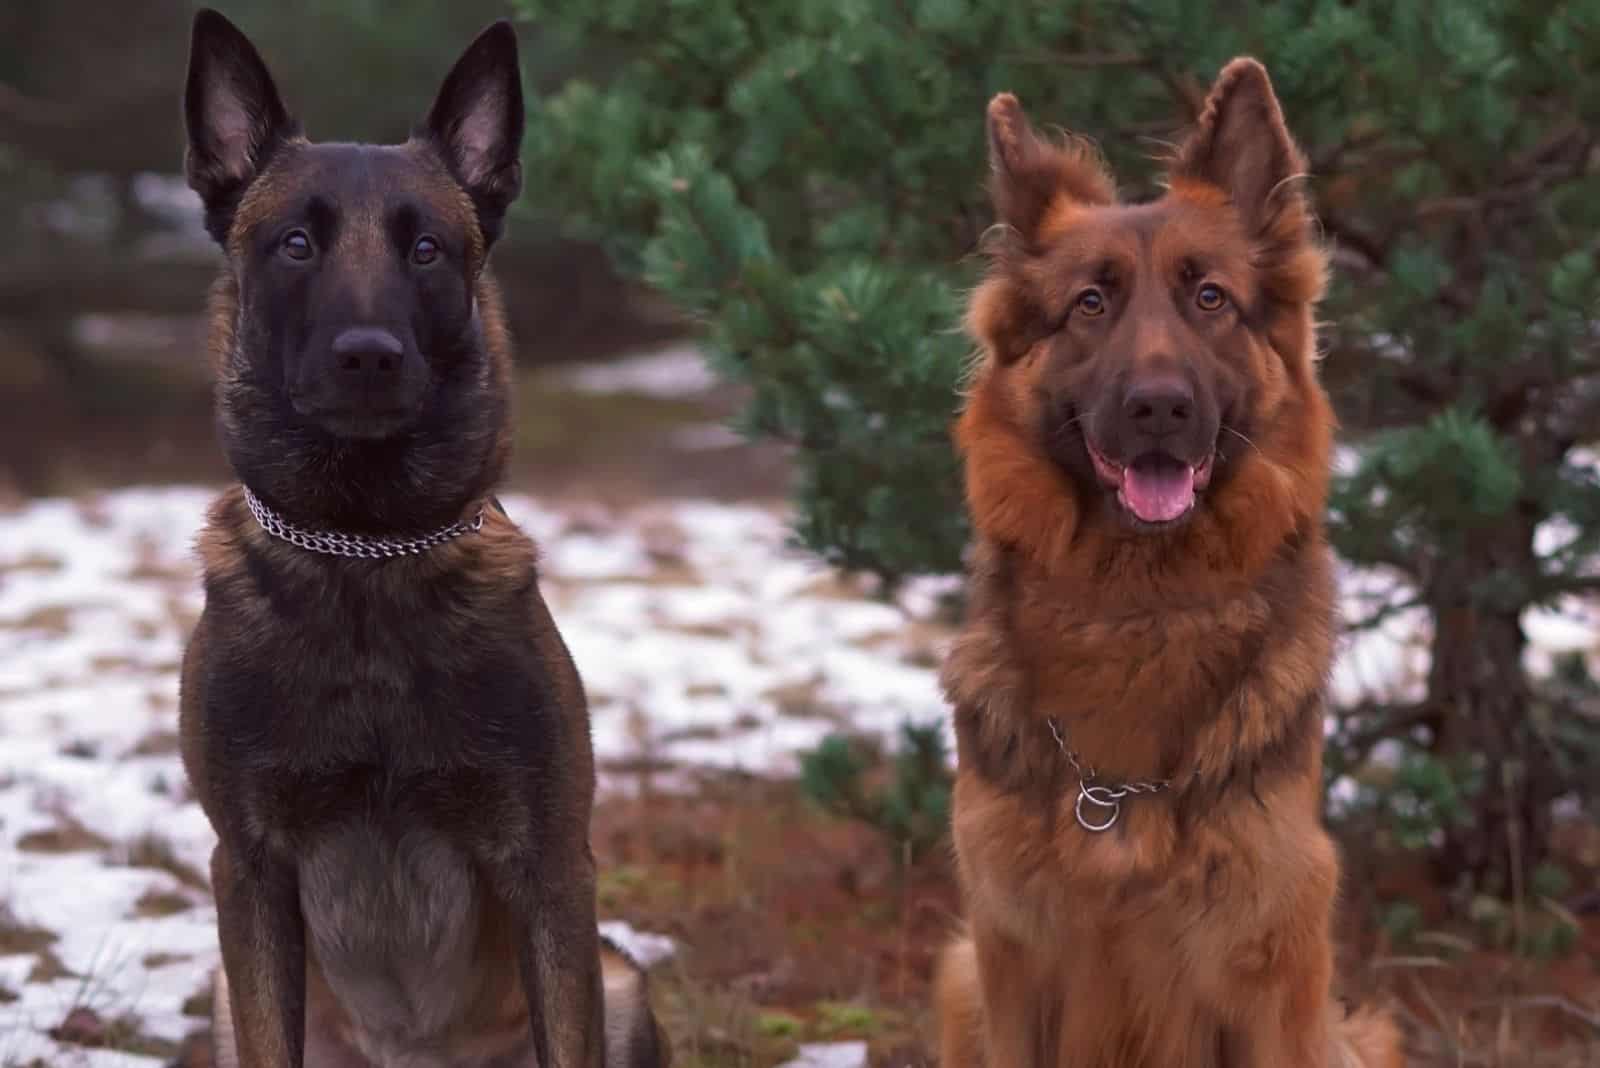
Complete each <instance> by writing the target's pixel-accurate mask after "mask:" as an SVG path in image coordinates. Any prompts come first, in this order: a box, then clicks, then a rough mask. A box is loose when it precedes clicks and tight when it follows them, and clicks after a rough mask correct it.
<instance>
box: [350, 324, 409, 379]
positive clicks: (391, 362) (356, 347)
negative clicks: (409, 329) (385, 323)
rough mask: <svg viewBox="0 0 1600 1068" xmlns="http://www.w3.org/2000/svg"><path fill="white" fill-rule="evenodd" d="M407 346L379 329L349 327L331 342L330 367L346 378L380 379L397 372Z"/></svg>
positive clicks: (379, 327)
mask: <svg viewBox="0 0 1600 1068" xmlns="http://www.w3.org/2000/svg"><path fill="white" fill-rule="evenodd" d="M405 351H406V347H405V345H404V343H402V342H401V340H400V339H399V338H397V337H395V336H394V334H392V333H390V332H389V331H387V330H385V329H384V328H383V327H381V326H352V327H349V328H348V329H345V330H341V331H340V332H339V335H338V336H337V337H335V338H334V339H333V357H334V360H333V365H334V367H336V368H338V370H339V371H341V372H342V373H343V374H345V375H347V376H360V377H362V378H366V379H369V380H370V379H382V378H384V377H386V376H388V375H392V374H396V373H398V372H399V370H400V363H401V357H403V356H404V355H405Z"/></svg>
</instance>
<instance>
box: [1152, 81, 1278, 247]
mask: <svg viewBox="0 0 1600 1068" xmlns="http://www.w3.org/2000/svg"><path fill="white" fill-rule="evenodd" d="M1305 168H1306V161H1305V157H1304V156H1302V155H1301V154H1300V150H1299V149H1298V148H1296V147H1295V144H1294V139H1293V138H1292V137H1290V136H1289V128H1288V126H1286V125H1285V124H1284V121H1283V109H1282V108H1280V107H1279V106H1278V98H1277V96H1276V95H1275V94H1274V93H1273V91H1272V82H1271V81H1270V80H1269V79H1268V78H1267V71H1266V68H1265V67H1263V66H1262V65H1261V64H1260V63H1257V62H1256V61H1255V60H1253V59H1235V60H1234V61H1233V62H1231V63H1229V64H1228V65H1227V66H1226V67H1224V68H1222V73H1221V74H1219V75H1217V81H1216V84H1215V85H1213V86H1212V87H1211V94H1210V95H1209V96H1208V97H1207V98H1206V103H1205V107H1204V109H1203V110H1202V111H1201V113H1200V125H1199V128H1198V129H1196V130H1195V132H1194V133H1193V134H1191V135H1190V136H1189V139H1188V140H1187V141H1185V142H1184V144H1183V147H1182V148H1180V149H1179V150H1178V155H1177V157H1176V159H1174V161H1173V164H1172V177H1173V178H1174V179H1188V180H1194V181H1201V182H1206V183H1209V184H1211V185H1214V186H1216V187H1218V188H1219V189H1221V190H1222V191H1223V192H1225V193H1227V194H1228V199H1229V200H1230V201H1232V203H1233V206H1234V207H1235V208H1236V209H1237V210H1238V212H1239V214H1240V216H1241V217H1242V218H1243V219H1244V223H1245V225H1246V226H1247V227H1248V228H1249V229H1250V230H1251V232H1252V233H1256V234H1261V233H1263V232H1265V231H1267V230H1269V229H1270V228H1271V227H1272V223H1273V220H1274V218H1275V217H1276V216H1277V215H1279V214H1280V212H1281V210H1282V209H1283V208H1284V207H1286V206H1289V205H1294V206H1296V207H1298V206H1300V205H1301V204H1302V202H1303V200H1304V194H1303V193H1302V192H1301V191H1300V188H1299V184H1298V183H1297V182H1295V181H1293V180H1292V179H1295V178H1298V177H1301V176H1302V175H1304V173H1305Z"/></svg>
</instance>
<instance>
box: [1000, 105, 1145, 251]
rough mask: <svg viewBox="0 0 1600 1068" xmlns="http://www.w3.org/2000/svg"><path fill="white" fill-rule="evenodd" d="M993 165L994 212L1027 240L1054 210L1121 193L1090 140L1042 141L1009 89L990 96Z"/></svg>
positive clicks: (1108, 199) (1105, 199)
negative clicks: (1060, 142) (1008, 91)
mask: <svg viewBox="0 0 1600 1068" xmlns="http://www.w3.org/2000/svg"><path fill="white" fill-rule="evenodd" d="M989 168H990V172H991V174H990V179H989V192H990V195H991V196H992V197H993V198H994V209H995V214H996V215H997V216H998V217H999V219H1000V221H1001V222H1003V223H1006V224H1007V225H1009V226H1010V227H1011V228H1012V229H1014V230H1015V231H1016V232H1017V233H1018V234H1020V235H1021V236H1022V237H1023V239H1024V240H1029V241H1031V240H1033V239H1034V238H1036V237H1038V236H1039V230H1040V228H1041V226H1042V225H1043V224H1044V223H1045V222H1046V221H1047V220H1048V219H1049V218H1050V216H1051V213H1052V212H1057V211H1060V212H1070V211H1071V209H1072V207H1073V206H1075V205H1076V206H1087V205H1095V204H1110V203H1112V202H1113V201H1114V200H1116V196H1117V191H1116V186H1115V184H1114V183H1113V182H1112V180H1111V175H1110V174H1108V173H1107V172H1106V169H1105V166H1104V165H1103V164H1102V163H1101V162H1100V160H1099V158H1098V157H1097V156H1096V154H1095V153H1094V151H1093V150H1092V149H1091V148H1089V147H1088V145H1087V144H1085V143H1083V142H1079V141H1072V142H1068V143H1065V144H1056V143H1054V142H1051V141H1046V140H1043V139H1042V138H1040V137H1039V135H1038V134H1036V133H1034V131H1033V127H1032V126H1031V125H1030V124H1029V122H1028V116H1027V115H1025V114H1024V113H1023V111H1022V105H1021V103H1019V102H1018V101H1017V98H1016V97H1014V96H1012V95H1011V94H1010V93H1001V94H1000V95H998V96H996V97H995V98H994V99H993V100H991V101H989Z"/></svg>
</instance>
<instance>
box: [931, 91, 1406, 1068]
mask: <svg viewBox="0 0 1600 1068" xmlns="http://www.w3.org/2000/svg"><path fill="white" fill-rule="evenodd" d="M989 146H990V154H991V162H992V166H993V185H992V189H993V194H994V202H995V207H996V209H997V211H998V213H999V217H1000V222H1001V224H1002V228H1003V236H1002V237H1001V238H1000V239H999V240H998V242H997V243H996V246H995V249H994V257H993V266H992V270H991V271H990V274H989V276H988V278H987V279H986V280H985V281H984V283H983V285H982V286H981V287H980V288H979V289H978V290H977V292H976V293H975V294H974V296H973V298H972V304H971V308H970V313H969V326H970V328H971V331H972V333H973V335H974V336H975V337H976V339H977V340H978V341H979V342H980V344H981V345H982V350H983V359H982V363H981V366H980V367H979V369H978V371H977V374H976V377H975V380H974V381H973V383H972V386H971V392H970V396H969V398H968V401H967V404H966V407H965V410H964V412H963V413H962V415H961V419H960V422H959V424H958V429H957V439H958V442H959V445H960V448H961V450H962V453H963V455H964V458H965V465H966V482H967V500H968V505H969V508H970V510H971V513H972V519H973V523H974V525H975V527H976V530H977V536H978V543H977V550H976V556H975V560H974V566H973V571H972V576H971V586H970V602H969V618H968V620H967V623H966V626H965V629H964V631H963V634H962V636H961V638H960V640H959V642H958V643H957V645H956V647H955V649H954V650H953V652H952V654H951V656H950V659H949V661H948V663H947V665H946V667H945V672H944V681H945V686H946V689H947V692H948V694H949V696H950V699H951V701H952V702H953V704H954V707H955V715H956V727H957V733H958V737H959V743H960V773H959V777H958V782H957V786H956V793H955V815H954V832H955V843H956V850H957V854H958V857H959V865H960V874H961V881H962V886H963V889H964V894H965V899H966V907H967V913H968V921H969V926H970V934H969V935H968V936H967V937H964V938H963V939H961V940H960V941H958V942H957V943H956V944H955V945H953V946H952V947H951V948H950V949H949V950H948V951H947V953H946V955H945V958H944V961H943V963H942V966H941V971H940V976H939V986H938V1002H939V1005H938V1007H939V1011H940V1018H941V1041H942V1046H943V1063H944V1065H945V1068H968V1066H975V1065H986V1066H988V1068H1222V1066H1228V1068H1333V1066H1344V1068H1356V1066H1360V1068H1393V1066H1398V1065H1400V1064H1401V1054H1400V1048H1399V1037H1398V1035H1397V1033H1396V1030H1395V1028H1394V1025H1393V1024H1392V1023H1391V1022H1390V1021H1389V1020H1388V1019H1387V1018H1386V1017H1385V1016H1383V1015H1381V1014H1380V1013H1378V1012H1376V1011H1374V1010H1371V1009H1363V1010H1360V1011H1358V1012H1356V1013H1354V1014H1353V1015H1348V1016H1347V1015H1346V1014H1345V1013H1344V1012H1343V1011H1342V1010H1341V1009H1340V1008H1339V1007H1338V1006H1337V1005H1336V1003H1335V1002H1334V1000H1333V999H1332V997H1331V995H1330V980H1331V975H1332V971H1333V967H1332V957H1333V951H1332V944H1331V937H1330V926H1331V917H1332V914H1333V907H1334V898H1335V891H1336V887H1337V885H1338V881H1339V861H1338V857H1337V854H1336V852H1335V849H1334V846H1333V844H1332V842H1331V841H1330V839H1329V837H1328V835H1327V833H1326V832H1325V831H1324V829H1323V826H1322V821H1321V816H1320V801H1321V796H1320V795H1321V762H1322V755H1321V745H1322V709H1323V700H1324V690H1325V687H1326V683H1327V679H1328V673H1329V668H1330V665H1331V662H1332V657H1333V647H1334V605H1333V599H1334V575H1333V566H1332V561H1331V559H1330V555H1329V550H1328V548H1327V545H1326V542H1325V540H1324V537H1323V528H1322V512H1323V506H1324V498H1325V495H1326V490H1327V481H1328V461H1329V448H1330V442H1331V439H1332V432H1333V425H1334V421H1333V417H1332V414H1331V411H1330V409H1329V405H1328V401H1327V398H1326V396H1325V395H1324V393H1323V390H1322V388H1321V387H1320V386H1319V385H1318V382H1317V378H1316V373H1315V367H1314V363H1313V355H1314V338H1313V333H1314V331H1313V325H1312V309H1313V305H1314V304H1315V302H1316V301H1317V299H1318V298H1319V297H1320V295H1321V293H1322V289H1323V282H1324V274H1325V269H1326V265H1325V257H1324V254H1323V251H1322V250H1321V249H1320V248H1319V247H1318V244H1317V242H1316V240H1315V237H1314V234H1313V222H1312V217H1311V212H1310V208H1309V205H1308V204H1307V201H1306V197H1305V194H1304V192H1303V191H1302V189H1301V184H1300V183H1299V182H1297V181H1296V179H1298V178H1299V177H1301V176H1302V172H1303V170H1304V167H1305V163H1304V160H1303V158H1302V156H1301V154H1300V152H1299V150H1298V149H1297V148H1296V147H1295V144H1294V142H1293V141H1292V139H1291V138H1290V135H1289V132H1288V130H1287V128H1286V127H1285V125H1284V121H1283V116H1282V112H1281V110H1280V108H1279V105H1278V101H1277V99H1276V97H1275V96H1274V94H1273V91H1272V87H1271V84H1270V82H1269V81H1268V79H1267V74H1266V71H1265V70H1263V69H1262V67H1261V66H1260V64H1258V63H1256V62H1255V61H1253V60H1249V59H1240V60H1235V61H1234V62H1233V63H1230V64H1229V65H1228V66H1227V68H1226V69H1224V70H1223V71H1222V74H1221V76H1220V77H1219V78H1218V79H1217V82H1216V85H1215V86H1214V88H1213V89H1212V91H1211V95H1210V98H1209V100H1208V101H1207V103H1206V106H1205V108H1204V112H1203V114H1202V115H1201V118H1200V122H1199V125H1198V128H1197V129H1196V130H1195V131H1194V133H1193V134H1192V136H1190V137H1189V139H1188V140H1187V141H1186V142H1185V143H1184V144H1183V145H1182V146H1181V147H1180V148H1179V150H1178V151H1177V153H1176V156H1175V158H1174V159H1173V161H1172V163H1171V170H1170V174H1169V181H1168V189H1167V193H1166V195H1165V196H1163V197H1162V198H1160V199H1159V200H1157V201H1155V202H1153V203H1148V204H1124V203H1120V202H1119V201H1118V200H1117V197H1116V192H1115V189H1114V187H1113V183H1112V179H1111V177H1110V176H1109V175H1108V173H1107V172H1106V170H1105V169H1104V167H1103V165H1102V164H1101V163H1100V162H1099V160H1098V159H1097V158H1096V157H1095V156H1094V155H1093V153H1091V152H1090V151H1088V150H1087V149H1086V148H1085V147H1084V146H1082V145H1081V144H1078V143H1073V142H1067V143H1056V142H1053V141H1047V140H1044V139H1041V138H1040V137H1039V136H1038V135H1036V134H1035V133H1034V131H1033V130H1032V128H1031V127H1030V126H1029V124H1028V120H1027V119H1026V117H1025V116H1024V115H1023V112H1022V107H1021V105H1020V104H1019V103H1018V102H1017V100H1016V98H1015V97H1013V96H1010V95H1008V94H1002V95H1001V96H998V97H996V98H995V100H994V101H993V103H992V104H991V105H990V106H989Z"/></svg>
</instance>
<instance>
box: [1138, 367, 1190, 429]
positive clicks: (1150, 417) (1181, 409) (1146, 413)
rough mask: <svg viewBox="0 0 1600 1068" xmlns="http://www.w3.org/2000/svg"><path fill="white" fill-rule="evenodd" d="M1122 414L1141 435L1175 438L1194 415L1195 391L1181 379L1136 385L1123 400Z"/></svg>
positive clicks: (1152, 381) (1151, 381)
mask: <svg viewBox="0 0 1600 1068" xmlns="http://www.w3.org/2000/svg"><path fill="white" fill-rule="evenodd" d="M1122 414H1123V416H1124V417H1126V418H1127V420H1128V423H1129V425H1131V426H1132V427H1133V428H1134V429H1135V430H1138V431H1140V432H1141V433H1144V434H1149V435H1150V436H1152V437H1161V436H1163V435H1165V434H1175V433H1177V432H1178V431H1180V430H1182V429H1183V428H1184V427H1185V426H1186V425H1188V422H1189V419H1190V417H1191V416H1193V415H1194V389H1193V388H1191V387H1190V385H1189V384H1188V383H1187V382H1185V381H1183V379H1181V378H1158V379H1148V380H1146V381H1143V382H1135V383H1134V384H1133V385H1131V386H1129V387H1128V392H1127V393H1126V394H1125V395H1124V396H1123V398H1122Z"/></svg>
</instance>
